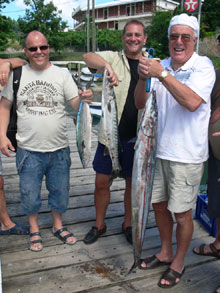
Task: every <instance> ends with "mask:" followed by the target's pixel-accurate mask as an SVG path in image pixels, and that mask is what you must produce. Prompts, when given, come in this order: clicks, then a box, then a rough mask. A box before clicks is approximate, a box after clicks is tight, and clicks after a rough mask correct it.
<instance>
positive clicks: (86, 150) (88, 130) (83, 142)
mask: <svg viewBox="0 0 220 293" xmlns="http://www.w3.org/2000/svg"><path fill="white" fill-rule="evenodd" d="M76 144H77V149H78V153H79V157H80V160H81V162H82V165H83V168H86V167H87V166H88V164H89V160H90V156H91V145H92V116H91V113H90V108H89V105H88V103H86V102H85V101H84V100H82V101H81V102H80V106H79V111H78V113H77V121H76Z"/></svg>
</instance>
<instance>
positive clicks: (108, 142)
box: [101, 70, 121, 180]
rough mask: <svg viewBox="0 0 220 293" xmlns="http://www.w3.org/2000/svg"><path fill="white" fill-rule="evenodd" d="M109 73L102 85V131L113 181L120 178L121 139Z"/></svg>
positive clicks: (105, 75)
mask: <svg viewBox="0 0 220 293" xmlns="http://www.w3.org/2000/svg"><path fill="white" fill-rule="evenodd" d="M107 76H108V71H107V70H105V72H104V77H103V83H102V120H101V123H102V129H103V135H104V139H105V146H106V148H107V151H108V154H109V155H110V157H111V160H112V174H111V179H110V180H112V179H114V178H116V177H117V176H119V174H120V172H121V167H120V164H119V138H118V118H117V105H116V98H115V94H114V89H113V88H112V87H110V82H109V81H108V78H107Z"/></svg>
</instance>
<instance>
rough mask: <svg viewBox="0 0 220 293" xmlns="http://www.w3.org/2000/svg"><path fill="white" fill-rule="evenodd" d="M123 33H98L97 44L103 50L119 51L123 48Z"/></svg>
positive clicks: (104, 31)
mask: <svg viewBox="0 0 220 293" xmlns="http://www.w3.org/2000/svg"><path fill="white" fill-rule="evenodd" d="M121 35H122V31H119V30H115V31H113V30H109V29H103V30H100V31H98V35H97V43H98V48H99V49H100V50H101V51H103V50H113V51H119V50H121V49H122V48H123V45H122V41H121Z"/></svg>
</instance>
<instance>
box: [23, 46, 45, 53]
mask: <svg viewBox="0 0 220 293" xmlns="http://www.w3.org/2000/svg"><path fill="white" fill-rule="evenodd" d="M38 48H39V49H40V50H41V51H46V50H47V49H48V48H49V45H44V46H38V47H30V48H27V49H28V51H30V52H37V49H38Z"/></svg>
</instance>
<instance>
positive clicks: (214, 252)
mask: <svg viewBox="0 0 220 293" xmlns="http://www.w3.org/2000/svg"><path fill="white" fill-rule="evenodd" d="M205 246H206V244H205V243H203V244H201V245H200V246H199V252H197V251H196V250H195V248H194V249H193V252H194V253H195V254H197V255H204V256H214V257H216V258H217V259H220V249H217V248H216V247H215V245H214V244H213V243H211V244H209V247H210V250H211V252H207V253H205Z"/></svg>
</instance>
